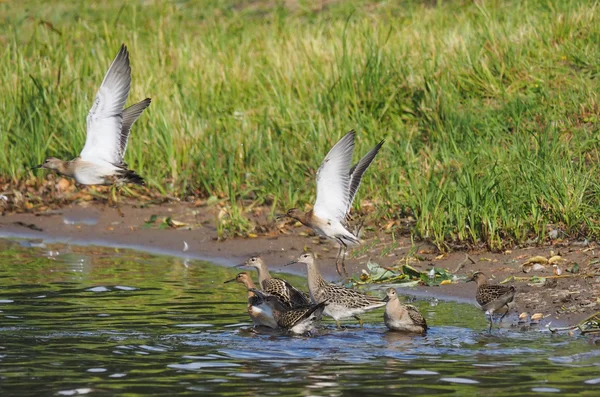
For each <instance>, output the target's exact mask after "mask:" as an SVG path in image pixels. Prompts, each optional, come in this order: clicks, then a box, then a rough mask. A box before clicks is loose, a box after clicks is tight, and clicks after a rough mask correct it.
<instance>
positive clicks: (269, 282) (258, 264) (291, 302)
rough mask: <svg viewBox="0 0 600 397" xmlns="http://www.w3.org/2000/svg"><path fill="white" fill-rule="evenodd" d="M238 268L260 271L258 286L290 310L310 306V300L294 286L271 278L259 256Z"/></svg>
mask: <svg viewBox="0 0 600 397" xmlns="http://www.w3.org/2000/svg"><path fill="white" fill-rule="evenodd" d="M236 267H253V268H255V269H256V270H257V271H258V284H259V285H260V288H261V289H262V290H263V291H264V292H266V293H268V294H271V295H275V296H277V297H278V298H279V300H280V301H281V302H282V303H283V304H285V305H286V306H287V307H288V308H294V307H303V306H307V305H310V300H309V298H308V297H307V296H306V295H305V294H304V293H303V292H302V291H300V290H298V289H297V288H296V287H294V286H293V285H292V284H290V283H289V282H287V281H286V280H284V279H281V278H274V277H271V274H270V273H269V269H268V268H267V264H266V263H265V262H264V261H263V259H262V258H261V257H259V256H252V257H250V258H248V260H247V261H245V262H244V263H242V264H240V265H237V266H236Z"/></svg>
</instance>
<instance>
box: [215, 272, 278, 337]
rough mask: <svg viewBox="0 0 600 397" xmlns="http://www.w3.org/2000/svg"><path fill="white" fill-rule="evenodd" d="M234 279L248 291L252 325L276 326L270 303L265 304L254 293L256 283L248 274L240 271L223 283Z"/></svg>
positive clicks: (249, 313)
mask: <svg viewBox="0 0 600 397" xmlns="http://www.w3.org/2000/svg"><path fill="white" fill-rule="evenodd" d="M234 281H236V282H238V283H240V284H242V285H243V286H245V287H246V290H247V291H248V315H249V316H250V319H252V323H253V324H254V326H255V327H257V326H261V325H262V326H265V327H269V328H278V327H279V325H278V324H277V320H276V319H275V316H274V314H273V306H272V304H267V302H266V301H265V300H264V299H263V298H262V297H261V296H259V295H258V294H256V293H255V291H256V285H254V282H253V281H252V278H251V277H250V275H249V274H248V273H246V272H240V273H238V275H237V276H236V277H235V278H233V279H231V280H227V281H225V283H231V282H234Z"/></svg>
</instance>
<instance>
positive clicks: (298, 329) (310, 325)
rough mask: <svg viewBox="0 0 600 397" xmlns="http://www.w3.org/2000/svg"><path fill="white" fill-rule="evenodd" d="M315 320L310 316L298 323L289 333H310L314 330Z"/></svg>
mask: <svg viewBox="0 0 600 397" xmlns="http://www.w3.org/2000/svg"><path fill="white" fill-rule="evenodd" d="M315 320H316V318H315V316H313V315H311V316H310V317H309V318H307V319H304V320H302V321H300V322H299V323H298V324H296V325H294V326H293V327H292V328H290V332H292V333H293V334H296V335H304V334H306V333H307V332H311V331H312V330H313V329H314V328H315Z"/></svg>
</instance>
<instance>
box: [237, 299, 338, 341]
mask: <svg viewBox="0 0 600 397" xmlns="http://www.w3.org/2000/svg"><path fill="white" fill-rule="evenodd" d="M248 291H249V292H253V293H254V294H255V295H256V296H258V297H259V298H260V299H262V300H263V301H264V302H265V304H266V305H268V306H269V307H270V310H271V313H273V318H275V321H276V322H277V325H278V326H279V328H280V329H284V330H287V331H289V332H291V333H293V334H297V335H304V334H306V333H310V332H312V331H313V330H314V328H315V326H316V325H317V324H318V323H319V321H321V316H322V315H323V310H324V309H325V307H326V306H327V302H321V303H317V304H308V305H305V306H301V307H296V308H293V309H290V308H289V307H288V306H287V305H286V304H285V303H283V302H282V301H281V300H280V299H279V297H278V296H275V295H271V294H269V293H266V292H264V291H259V290H258V289H256V288H252V289H250V290H248Z"/></svg>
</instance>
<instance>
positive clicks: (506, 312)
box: [498, 305, 508, 325]
mask: <svg viewBox="0 0 600 397" xmlns="http://www.w3.org/2000/svg"><path fill="white" fill-rule="evenodd" d="M505 306H506V311H505V312H504V314H503V315H502V317H500V320H498V325H499V324H500V323H501V322H502V319H503V318H504V317H505V316H506V315H507V314H508V305H505Z"/></svg>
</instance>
